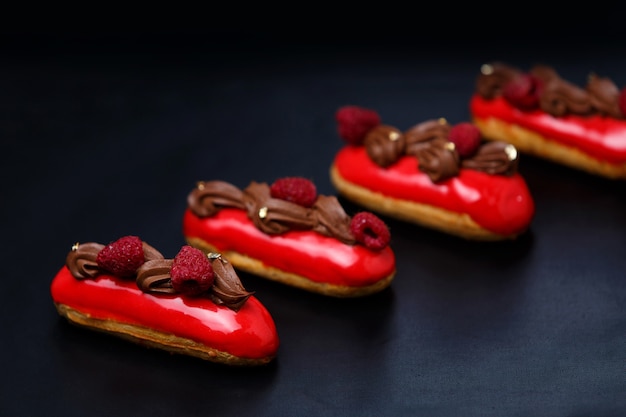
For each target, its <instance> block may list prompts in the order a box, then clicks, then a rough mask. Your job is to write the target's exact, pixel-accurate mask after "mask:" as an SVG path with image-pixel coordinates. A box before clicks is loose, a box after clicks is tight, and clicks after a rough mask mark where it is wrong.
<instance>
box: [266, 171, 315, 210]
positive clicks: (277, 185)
mask: <svg viewBox="0 0 626 417" xmlns="http://www.w3.org/2000/svg"><path fill="white" fill-rule="evenodd" d="M270 194H271V196H272V197H274V198H280V199H281V200H287V201H291V202H292V203H295V204H299V205H301V206H304V207H312V206H313V204H315V200H317V188H315V184H313V182H311V181H310V180H308V179H306V178H302V177H285V178H279V179H277V180H276V181H274V183H273V184H272V185H271V186H270Z"/></svg>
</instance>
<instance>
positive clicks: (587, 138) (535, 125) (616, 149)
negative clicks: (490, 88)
mask: <svg viewBox="0 0 626 417" xmlns="http://www.w3.org/2000/svg"><path fill="white" fill-rule="evenodd" d="M470 111H471V113H472V116H474V117H478V118H481V119H484V118H489V117H494V118H496V119H500V120H503V121H505V122H507V123H512V124H516V125H519V126H521V127H523V128H526V129H528V130H532V131H534V132H537V133H538V134H540V135H541V136H543V137H545V138H548V139H552V140H554V141H556V142H560V143H561V144H563V145H567V146H570V147H573V148H578V149H580V150H581V151H583V152H584V153H586V154H588V155H591V156H593V157H595V158H596V159H599V160H602V161H607V162H610V163H626V121H625V120H618V119H613V118H610V117H605V116H599V115H592V116H576V115H568V116H563V117H554V116H551V115H549V114H547V113H545V112H543V111H541V110H533V111H522V110H520V109H518V108H516V107H513V106H511V105H510V104H509V103H508V102H507V101H506V100H504V99H503V98H502V97H497V98H494V99H493V100H485V99H484V98H482V97H480V96H479V95H477V94H475V95H474V96H473V97H472V99H471V101H470Z"/></svg>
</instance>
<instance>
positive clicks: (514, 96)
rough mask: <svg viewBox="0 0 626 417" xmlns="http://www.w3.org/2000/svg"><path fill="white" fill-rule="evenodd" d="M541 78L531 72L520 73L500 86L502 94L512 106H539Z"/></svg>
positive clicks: (529, 108)
mask: <svg viewBox="0 0 626 417" xmlns="http://www.w3.org/2000/svg"><path fill="white" fill-rule="evenodd" d="M541 87H542V83H541V80H539V78H537V77H535V76H533V75H531V74H520V75H519V76H518V77H516V78H515V79H513V80H512V81H510V82H508V83H506V84H505V85H504V87H503V88H502V96H503V97H504V99H505V100H507V101H508V102H509V103H511V104H512V105H513V106H515V107H518V108H520V109H524V110H532V109H535V108H537V107H539V95H540V92H541V91H540V90H541Z"/></svg>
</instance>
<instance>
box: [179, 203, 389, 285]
mask: <svg viewBox="0 0 626 417" xmlns="http://www.w3.org/2000/svg"><path fill="white" fill-rule="evenodd" d="M183 229H184V230H183V234H184V235H185V236H186V237H188V238H189V237H196V238H199V239H202V240H204V241H206V242H211V244H212V245H213V246H215V247H216V249H217V250H218V251H220V252H226V251H231V250H232V251H236V252H239V253H241V254H243V255H247V256H249V257H251V258H254V259H262V260H263V263H264V264H266V265H268V266H271V267H274V268H278V269H281V270H283V271H289V272H291V273H293V274H297V275H301V276H304V277H306V278H308V279H310V280H311V281H315V282H324V283H329V284H334V285H347V286H365V285H370V284H373V283H375V282H378V281H379V280H381V279H382V278H385V277H387V276H389V275H391V274H392V273H393V272H394V270H395V257H394V254H393V252H392V251H391V248H390V247H386V248H384V249H383V250H382V251H379V252H375V251H370V250H369V249H367V248H365V247H364V246H362V245H346V244H344V243H342V242H341V241H339V240H337V239H335V238H333V237H328V236H324V235H321V234H319V233H316V232H313V231H308V230H307V231H301V230H294V231H289V232H286V233H284V234H281V235H268V234H265V233H263V232H262V231H260V230H258V229H257V228H256V227H255V226H254V223H252V221H251V220H250V219H248V217H247V215H246V212H245V211H243V210H239V209H232V208H224V209H222V210H220V211H219V212H218V213H217V214H215V215H214V216H212V217H205V218H199V217H197V216H196V215H194V214H193V213H192V212H191V210H187V211H186V212H185V215H184V220H183Z"/></svg>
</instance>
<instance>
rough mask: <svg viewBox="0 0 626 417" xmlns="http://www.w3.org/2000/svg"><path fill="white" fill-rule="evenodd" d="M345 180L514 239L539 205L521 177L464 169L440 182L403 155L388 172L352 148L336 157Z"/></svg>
mask: <svg viewBox="0 0 626 417" xmlns="http://www.w3.org/2000/svg"><path fill="white" fill-rule="evenodd" d="M334 164H335V167H336V168H337V169H338V171H339V174H341V176H342V177H343V178H344V179H345V180H347V181H349V182H351V183H353V184H356V185H359V186H361V187H363V188H367V189H368V190H370V191H374V192H378V193H381V194H383V195H385V196H388V197H392V198H396V199H400V200H407V201H411V202H415V203H419V204H427V205H431V206H435V207H439V208H442V209H446V210H449V211H452V212H455V213H466V214H468V215H469V216H470V217H471V218H472V220H474V221H475V222H476V223H477V224H479V225H480V226H482V227H484V228H485V229H488V230H490V231H492V232H494V233H497V234H501V235H504V236H506V235H511V234H518V233H521V232H523V231H524V230H525V229H527V228H528V225H529V224H530V221H531V219H532V217H533V215H534V212H535V204H534V201H533V199H532V197H531V195H530V191H529V190H528V187H527V185H526V182H525V181H524V179H523V178H522V177H521V176H520V175H519V174H514V175H513V176H511V177H507V176H504V175H489V174H486V173H483V172H479V171H476V170H472V169H461V170H460V172H459V175H458V176H456V177H452V178H450V179H447V180H445V181H441V182H439V183H437V184H435V183H433V182H432V181H431V180H430V178H429V177H428V176H427V175H426V174H424V173H422V172H420V170H419V169H418V161H417V158H415V157H411V156H402V157H401V158H400V159H399V160H398V161H397V162H396V163H395V164H393V165H391V166H390V167H387V168H381V167H379V166H378V165H376V164H375V163H374V162H372V160H371V159H370V158H369V156H368V155H367V152H366V150H365V147H363V146H352V145H347V146H345V147H344V148H342V149H341V150H340V151H339V152H338V153H337V155H336V157H335V161H334Z"/></svg>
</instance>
